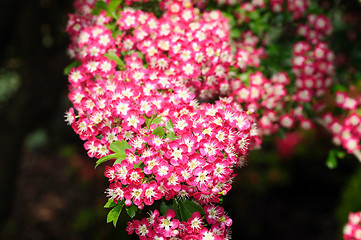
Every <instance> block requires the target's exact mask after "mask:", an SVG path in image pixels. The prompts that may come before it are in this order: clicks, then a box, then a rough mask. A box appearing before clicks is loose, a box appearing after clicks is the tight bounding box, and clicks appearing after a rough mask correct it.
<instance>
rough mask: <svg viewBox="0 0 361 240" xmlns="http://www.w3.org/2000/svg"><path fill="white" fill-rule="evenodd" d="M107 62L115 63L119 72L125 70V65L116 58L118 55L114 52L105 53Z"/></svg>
mask: <svg viewBox="0 0 361 240" xmlns="http://www.w3.org/2000/svg"><path fill="white" fill-rule="evenodd" d="M104 56H106V57H107V58H108V59H109V60H111V61H115V62H116V63H117V65H118V67H119V68H120V70H124V69H125V63H124V62H123V61H122V60H121V59H120V58H119V57H118V55H117V54H116V53H115V52H107V53H106V54H104Z"/></svg>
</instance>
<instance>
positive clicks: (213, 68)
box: [117, 1, 232, 99]
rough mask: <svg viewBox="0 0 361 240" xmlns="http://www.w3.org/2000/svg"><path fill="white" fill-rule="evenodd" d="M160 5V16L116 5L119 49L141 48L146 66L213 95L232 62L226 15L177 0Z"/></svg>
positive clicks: (205, 95) (201, 94)
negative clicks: (163, 10) (122, 9)
mask: <svg viewBox="0 0 361 240" xmlns="http://www.w3.org/2000/svg"><path fill="white" fill-rule="evenodd" d="M168 2H169V1H168ZM164 7H166V11H165V14H164V15H163V16H162V17H161V18H160V19H157V18H155V17H154V16H153V14H152V13H146V12H143V11H140V10H137V11H134V10H124V11H122V14H121V18H120V19H119V20H118V21H117V23H118V26H119V30H121V31H123V32H124V33H125V34H124V35H121V36H119V37H118V38H117V41H118V42H120V43H121V44H122V46H119V47H121V51H123V52H126V51H139V52H141V53H142V54H144V56H145V61H146V62H147V63H148V67H149V68H154V69H157V70H158V71H162V72H163V74H164V75H165V76H166V77H176V78H177V79H179V80H181V81H183V83H184V84H185V85H186V86H187V87H188V88H189V89H190V91H191V92H192V93H194V94H195V95H196V96H197V97H199V98H201V99H210V98H213V97H215V96H216V95H218V94H219V89H220V85H221V84H223V83H225V82H228V79H227V78H226V76H227V73H228V70H229V67H230V66H231V64H232V57H231V48H230V41H229V24H228V20H227V18H225V17H223V16H222V14H221V12H219V11H211V12H204V13H203V14H201V15H200V14H198V13H197V10H196V9H195V8H193V7H191V6H184V3H183V2H182V1H172V2H171V3H169V4H167V5H165V6H164ZM131 30H132V31H131Z"/></svg>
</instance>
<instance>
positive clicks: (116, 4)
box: [108, 0, 123, 12]
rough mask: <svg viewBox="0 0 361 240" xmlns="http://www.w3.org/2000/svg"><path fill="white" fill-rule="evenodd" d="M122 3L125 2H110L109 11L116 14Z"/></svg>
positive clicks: (114, 0)
mask: <svg viewBox="0 0 361 240" xmlns="http://www.w3.org/2000/svg"><path fill="white" fill-rule="evenodd" d="M122 2H123V1H122V0H111V1H110V2H109V7H108V9H109V11H110V12H115V11H116V10H117V9H118V7H119V5H120V4H121V3H122Z"/></svg>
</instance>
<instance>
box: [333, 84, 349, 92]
mask: <svg viewBox="0 0 361 240" xmlns="http://www.w3.org/2000/svg"><path fill="white" fill-rule="evenodd" d="M337 91H340V92H346V91H347V87H346V86H344V85H342V84H339V83H336V84H333V85H332V92H337Z"/></svg>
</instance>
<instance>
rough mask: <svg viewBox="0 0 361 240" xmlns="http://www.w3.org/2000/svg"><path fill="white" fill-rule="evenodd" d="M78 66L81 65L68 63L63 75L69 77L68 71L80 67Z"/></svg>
mask: <svg viewBox="0 0 361 240" xmlns="http://www.w3.org/2000/svg"><path fill="white" fill-rule="evenodd" d="M80 64H81V63H80V62H79V61H74V62H72V63H70V64H69V65H68V66H66V67H65V68H64V75H69V73H70V70H71V69H72V68H75V67H78V66H80Z"/></svg>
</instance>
